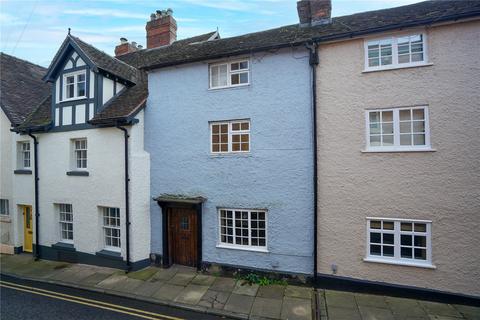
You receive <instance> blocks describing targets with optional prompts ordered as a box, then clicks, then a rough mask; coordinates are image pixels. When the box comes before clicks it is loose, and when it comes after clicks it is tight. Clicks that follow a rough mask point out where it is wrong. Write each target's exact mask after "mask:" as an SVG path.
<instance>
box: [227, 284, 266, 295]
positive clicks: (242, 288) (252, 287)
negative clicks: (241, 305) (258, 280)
mask: <svg viewBox="0 0 480 320" xmlns="http://www.w3.org/2000/svg"><path fill="white" fill-rule="evenodd" d="M258 287H259V285H258V284H249V283H248V282H247V281H242V280H240V281H237V283H236V284H235V287H234V288H233V291H232V293H235V294H243V295H246V296H252V297H255V296H256V295H257V291H258Z"/></svg>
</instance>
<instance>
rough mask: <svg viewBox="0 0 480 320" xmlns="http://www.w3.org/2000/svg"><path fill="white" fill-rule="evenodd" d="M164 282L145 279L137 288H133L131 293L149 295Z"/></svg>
mask: <svg viewBox="0 0 480 320" xmlns="http://www.w3.org/2000/svg"><path fill="white" fill-rule="evenodd" d="M164 284H165V282H161V281H157V282H149V281H145V282H143V283H142V285H140V286H139V287H138V288H136V289H135V291H134V292H133V294H135V295H137V296H143V297H151V296H153V294H154V293H155V292H157V291H158V290H159V289H160V288H161V287H162V286H163V285H164Z"/></svg>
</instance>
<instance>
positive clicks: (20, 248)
mask: <svg viewBox="0 0 480 320" xmlns="http://www.w3.org/2000/svg"><path fill="white" fill-rule="evenodd" d="M22 252H23V247H22V246H20V247H14V248H13V253H14V254H19V253H22Z"/></svg>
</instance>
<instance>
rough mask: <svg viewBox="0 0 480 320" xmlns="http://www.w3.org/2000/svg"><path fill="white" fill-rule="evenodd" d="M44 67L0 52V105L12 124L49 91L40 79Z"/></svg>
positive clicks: (21, 117)
mask: <svg viewBox="0 0 480 320" xmlns="http://www.w3.org/2000/svg"><path fill="white" fill-rule="evenodd" d="M45 71H46V69H45V68H43V67H41V66H37V65H35V64H33V63H30V62H28V61H25V60H21V59H18V58H16V57H12V56H10V55H8V54H5V53H3V52H2V53H0V79H1V87H0V105H1V107H2V109H3V111H4V112H5V114H6V115H7V117H8V119H9V120H10V122H11V123H12V125H14V126H17V125H19V124H21V123H22V122H23V121H24V120H25V119H26V118H27V116H28V115H29V114H30V112H32V110H34V109H35V107H36V106H38V103H39V102H40V101H41V100H42V99H44V98H45V97H46V96H47V95H48V94H49V93H50V85H49V84H47V83H45V82H43V81H42V77H43V75H44V74H45Z"/></svg>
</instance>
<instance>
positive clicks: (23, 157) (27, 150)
mask: <svg viewBox="0 0 480 320" xmlns="http://www.w3.org/2000/svg"><path fill="white" fill-rule="evenodd" d="M19 144H20V165H21V168H23V169H30V168H31V167H32V151H31V145H30V141H21V142H19ZM26 146H28V147H27V148H26ZM27 154H28V159H27V157H26V155H27ZM26 161H28V166H26V165H25V162H26Z"/></svg>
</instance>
